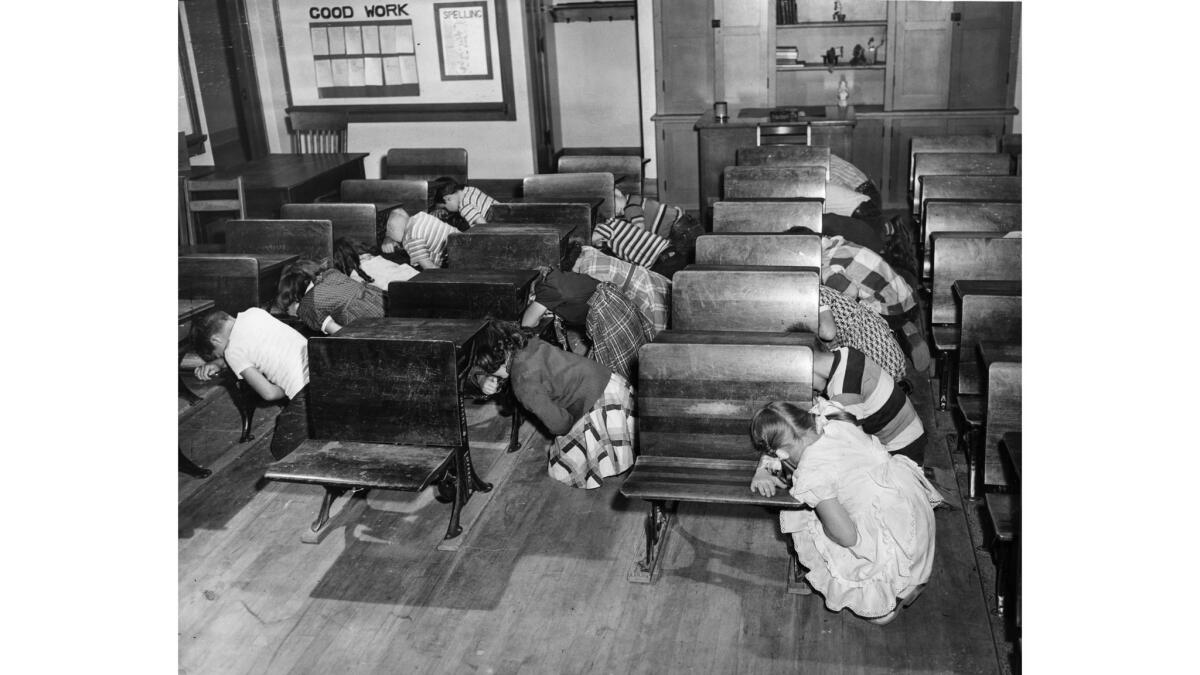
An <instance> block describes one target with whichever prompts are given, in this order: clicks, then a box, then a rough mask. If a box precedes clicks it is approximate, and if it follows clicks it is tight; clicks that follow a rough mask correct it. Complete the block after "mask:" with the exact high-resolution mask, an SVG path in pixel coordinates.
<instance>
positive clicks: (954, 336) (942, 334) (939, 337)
mask: <svg viewBox="0 0 1200 675" xmlns="http://www.w3.org/2000/svg"><path fill="white" fill-rule="evenodd" d="M959 336H960V332H959V329H958V325H957V324H955V325H943V326H933V346H934V347H937V350H938V351H939V352H956V351H958V338H959Z"/></svg>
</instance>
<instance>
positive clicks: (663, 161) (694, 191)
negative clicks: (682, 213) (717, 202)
mask: <svg viewBox="0 0 1200 675" xmlns="http://www.w3.org/2000/svg"><path fill="white" fill-rule="evenodd" d="M697 119H698V117H696V116H692V115H674V116H670V117H666V118H663V117H656V118H655V120H654V127H655V131H656V132H657V133H656V134H655V137H656V142H657V143H658V148H657V150H658V200H659V201H661V202H663V203H665V204H672V205H674V206H678V207H681V208H684V209H688V210H695V209H698V208H700V162H699V159H698V155H697V152H696V148H697V143H698V139H697V137H696V128H695V125H696V120H697Z"/></svg>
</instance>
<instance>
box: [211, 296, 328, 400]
mask: <svg viewBox="0 0 1200 675" xmlns="http://www.w3.org/2000/svg"><path fill="white" fill-rule="evenodd" d="M225 363H226V365H228V366H229V369H230V370H232V371H233V374H234V375H237V378H238V379H239V380H241V379H244V378H243V377H242V373H243V372H244V371H245V370H246V369H247V368H254V369H255V370H257V371H258V372H259V373H260V374H261V375H262V376H263V377H265V378H267V381H268V382H270V383H271V384H273V385H275V386H277V387H279V388H280V389H282V390H283V393H284V395H285V396H287V397H288V398H292V397H294V396H295V395H296V394H297V393H299V392H300V390H301V389H303V388H304V387H305V385H307V384H308V340H305V339H304V336H303V335H301V334H300V333H298V332H296V329H295V328H292V327H291V326H289V325H287V324H285V323H284V322H282V321H280V320H279V319H276V318H275V317H273V316H271V315H270V314H268V313H267V312H266V311H265V310H262V309H260V308H258V307H251V308H250V309H247V310H246V311H244V312H239V313H238V315H237V318H236V319H234V321H233V330H232V331H231V332H230V333H229V344H228V345H227V346H226V347H225Z"/></svg>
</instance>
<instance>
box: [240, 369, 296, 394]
mask: <svg viewBox="0 0 1200 675" xmlns="http://www.w3.org/2000/svg"><path fill="white" fill-rule="evenodd" d="M241 375H242V379H244V380H246V381H247V382H249V383H250V386H251V387H253V389H254V391H255V392H256V393H257V394H258V395H259V396H261V397H262V399H263V400H264V401H278V400H279V399H281V398H287V394H285V393H284V391H283V389H282V388H280V387H279V386H278V385H275V384H271V381H270V380H268V379H267V378H266V377H264V376H263V374H262V373H260V372H258V369H257V368H255V367H253V366H251V367H249V368H247V369H245V370H243V371H242V373H241Z"/></svg>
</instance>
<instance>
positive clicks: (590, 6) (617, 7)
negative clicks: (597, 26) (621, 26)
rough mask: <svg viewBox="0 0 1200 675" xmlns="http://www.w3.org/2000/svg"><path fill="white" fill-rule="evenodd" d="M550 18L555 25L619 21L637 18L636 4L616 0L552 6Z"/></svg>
mask: <svg viewBox="0 0 1200 675" xmlns="http://www.w3.org/2000/svg"><path fill="white" fill-rule="evenodd" d="M549 12H550V16H551V17H553V19H554V21H555V22H556V23H563V22H565V23H571V22H572V21H588V22H591V21H593V20H594V21H606V20H607V21H614V20H616V21H620V20H626V21H628V20H630V19H636V18H637V2H635V1H634V0H618V1H616V2H572V3H567V4H563V5H554V6H553V7H551V8H550V9H549Z"/></svg>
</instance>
